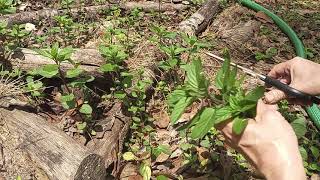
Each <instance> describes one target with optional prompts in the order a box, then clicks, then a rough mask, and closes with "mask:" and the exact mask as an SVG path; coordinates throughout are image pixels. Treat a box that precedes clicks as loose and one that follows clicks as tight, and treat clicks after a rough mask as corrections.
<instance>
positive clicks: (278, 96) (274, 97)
mask: <svg viewBox="0 0 320 180" xmlns="http://www.w3.org/2000/svg"><path fill="white" fill-rule="evenodd" d="M285 98H287V95H286V94H285V93H284V92H283V91H280V90H279V89H273V90H271V91H269V92H266V93H265V94H264V100H265V102H266V103H268V104H275V103H277V102H279V101H281V100H283V99H285Z"/></svg>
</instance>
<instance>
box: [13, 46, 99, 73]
mask: <svg viewBox="0 0 320 180" xmlns="http://www.w3.org/2000/svg"><path fill="white" fill-rule="evenodd" d="M71 60H73V61H74V62H76V63H79V64H80V68H82V69H83V70H85V71H87V72H88V73H89V74H97V73H99V72H98V68H99V67H100V66H101V65H102V64H103V63H105V59H104V58H103V57H102V56H101V55H100V52H99V51H98V50H96V49H77V50H76V51H75V52H74V53H73V54H72V56H71ZM10 62H11V65H12V66H13V67H19V68H21V70H24V71H30V70H33V69H34V68H39V67H41V66H43V65H46V64H55V62H54V61H53V60H51V59H49V58H47V57H44V56H41V55H39V54H38V53H37V52H35V51H33V50H30V49H21V51H19V52H15V54H14V55H13V56H12V60H10ZM61 66H62V69H63V70H67V69H70V68H72V67H73V65H72V64H70V63H68V62H64V63H62V64H61Z"/></svg>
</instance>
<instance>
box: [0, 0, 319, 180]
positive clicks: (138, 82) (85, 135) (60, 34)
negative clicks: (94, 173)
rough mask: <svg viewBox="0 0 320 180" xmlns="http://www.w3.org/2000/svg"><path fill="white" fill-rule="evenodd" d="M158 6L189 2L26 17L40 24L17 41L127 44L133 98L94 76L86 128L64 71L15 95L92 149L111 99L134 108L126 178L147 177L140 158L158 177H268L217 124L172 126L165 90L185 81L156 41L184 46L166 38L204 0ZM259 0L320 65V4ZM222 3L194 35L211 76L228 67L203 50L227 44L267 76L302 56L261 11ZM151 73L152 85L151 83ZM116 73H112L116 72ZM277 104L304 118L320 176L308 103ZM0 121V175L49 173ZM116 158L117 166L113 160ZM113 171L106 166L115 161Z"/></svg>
mask: <svg viewBox="0 0 320 180" xmlns="http://www.w3.org/2000/svg"><path fill="white" fill-rule="evenodd" d="M62 2H66V1H62ZM257 2H258V1H257ZM104 3H105V2H104V1H102V0H101V2H100V1H99V2H98V1H95V2H85V4H84V5H83V6H90V5H102V4H104ZM161 3H171V4H173V5H178V4H181V5H185V6H187V7H188V9H185V10H182V11H165V12H161V13H158V12H144V11H143V10H137V9H135V10H133V11H125V10H123V9H121V8H118V7H117V4H116V3H115V6H114V7H113V8H109V9H108V10H104V11H102V12H100V11H99V12H97V13H88V14H89V15H86V13H79V15H77V16H76V17H72V18H71V17H70V16H64V15H61V16H57V17H56V18H45V19H42V20H40V21H38V22H30V23H31V24H34V25H35V27H33V26H31V29H32V30H30V31H29V32H30V34H28V35H26V36H23V38H21V39H22V40H21V41H20V42H19V47H20V48H21V47H23V48H28V49H39V48H47V47H50V46H52V45H53V44H54V43H56V42H58V43H59V45H60V47H68V46H71V47H72V48H81V49H97V50H99V49H100V52H102V51H103V50H101V45H104V46H108V45H110V44H114V45H115V46H122V47H124V49H125V50H124V52H125V54H126V55H125V56H126V58H125V60H124V62H125V68H126V69H128V71H127V72H126V73H130V74H133V76H132V77H133V79H132V81H133V84H134V85H133V86H132V88H131V89H130V88H129V89H130V90H129V91H130V93H131V96H133V97H131V98H132V99H129V100H128V99H125V98H124V97H122V95H123V94H120V93H118V92H119V91H118V90H117V89H116V88H118V86H115V87H110V86H109V84H108V83H101V84H99V83H100V82H99V81H98V80H97V79H98V78H96V80H95V81H93V82H89V83H88V87H89V89H91V91H90V93H91V92H92V94H96V95H97V97H96V96H94V97H91V98H92V99H91V100H90V101H89V103H88V104H90V105H91V107H92V109H93V112H92V113H91V114H92V116H90V118H91V119H92V121H90V122H89V121H88V123H86V124H85V127H83V125H84V122H81V120H79V119H81V118H79V116H78V115H75V114H73V110H72V108H70V109H67V110H66V109H65V107H64V105H63V103H61V95H62V94H64V93H65V92H66V88H64V87H63V82H61V80H60V79H59V78H45V79H40V80H41V81H42V82H43V86H44V87H48V88H46V89H45V90H44V91H41V92H40V93H41V94H45V95H41V96H37V97H32V98H30V95H29V94H30V93H29V94H28V95H25V94H24V95H19V99H22V100H25V99H28V101H29V102H30V101H31V102H32V103H31V104H32V105H33V106H35V107H37V108H36V109H37V110H38V112H39V114H41V115H42V116H43V117H46V118H47V120H48V121H49V122H50V123H51V124H52V126H57V127H59V128H61V130H63V131H64V132H65V133H67V134H68V135H69V136H71V137H73V138H74V139H75V140H76V141H77V142H79V143H81V144H83V145H85V146H88V147H90V146H92V143H93V142H94V141H93V139H97V136H102V138H103V134H102V132H99V131H97V130H95V128H94V127H95V126H96V124H98V122H99V120H100V119H102V118H103V116H104V115H106V114H108V110H110V109H111V108H112V106H113V105H114V104H116V103H118V102H121V103H124V104H125V105H126V106H127V107H129V108H128V111H129V112H131V113H133V114H135V115H133V116H131V117H133V124H132V125H131V126H130V129H129V132H128V133H129V134H128V135H127V136H126V139H125V142H123V144H122V145H123V150H122V152H118V153H122V154H123V156H122V159H121V163H120V167H121V168H120V170H118V172H117V173H116V176H117V178H120V179H142V176H146V175H145V174H144V173H146V172H143V171H142V170H141V166H142V164H147V166H148V168H150V169H151V171H152V178H154V179H156V178H157V179H167V178H169V179H190V180H191V179H263V178H262V177H261V175H260V174H259V173H258V172H256V171H255V170H254V168H253V167H251V166H250V165H249V163H248V162H247V161H246V160H245V159H244V157H243V156H241V155H240V154H239V153H237V152H235V151H234V150H232V149H231V148H230V147H228V146H226V145H225V144H224V143H223V142H224V138H223V136H222V135H221V134H220V133H219V132H218V131H217V130H215V129H211V130H210V131H209V132H208V134H206V135H205V136H204V137H203V138H201V139H197V140H192V139H190V138H189V137H188V136H187V133H186V132H185V131H179V130H178V128H177V126H174V125H172V124H171V123H170V108H169V107H168V105H167V96H168V94H170V93H171V92H172V91H173V90H174V89H175V88H176V87H175V86H177V84H176V83H175V81H177V82H179V80H176V79H175V78H178V79H179V78H181V79H183V78H182V77H183V73H182V71H181V70H178V71H177V75H172V74H170V73H168V72H167V71H165V70H163V69H165V67H167V66H165V67H164V66H163V67H164V68H163V67H162V68H161V67H160V68H159V65H158V64H159V63H161V62H162V61H163V60H164V59H166V58H167V56H168V55H166V53H165V52H163V51H162V49H161V48H159V45H158V44H159V42H157V40H155V39H158V38H159V36H163V37H160V41H161V38H163V46H166V47H173V46H174V48H179V47H183V46H185V44H183V43H181V38H180V39H179V38H172V39H171V38H166V37H165V36H166V35H167V36H168V37H169V36H173V34H174V32H179V31H180V30H179V23H180V22H181V21H183V20H184V19H186V18H188V17H189V16H190V15H192V14H193V13H194V12H196V10H197V9H198V8H199V7H201V3H200V2H199V1H198V0H191V1H179V0H172V1H170V0H168V1H166V0H163V1H162V2H161ZM259 3H261V4H263V5H264V6H265V7H266V8H268V9H269V10H272V11H273V12H275V13H276V14H277V15H279V16H280V17H282V18H283V19H284V20H285V21H286V22H288V24H289V25H290V26H291V27H292V28H293V29H294V30H295V31H296V32H297V34H298V36H299V37H300V38H301V40H302V41H303V43H304V45H305V47H306V54H307V58H308V59H309V60H311V61H314V62H318V63H319V62H320V2H319V1H317V0H292V1H290V2H288V1H286V0H278V1H277V3H275V2H272V1H271V2H270V1H264V0H259ZM220 5H221V7H222V8H221V11H220V12H219V13H218V14H217V15H215V17H214V19H213V20H212V23H211V24H210V25H209V26H208V27H207V29H206V30H205V31H204V32H202V33H201V34H199V36H198V41H199V42H201V43H203V44H206V46H204V47H201V48H199V50H198V51H197V52H196V53H195V54H196V55H197V56H199V57H200V58H201V60H202V64H203V70H204V72H205V74H206V77H207V78H208V79H209V80H210V81H212V82H213V81H214V79H215V77H216V74H217V72H218V70H219V69H220V67H221V65H222V64H221V62H219V61H217V60H215V59H213V58H210V57H208V56H207V55H205V53H204V52H212V53H213V54H216V55H221V56H222V55H223V53H222V51H223V50H224V49H226V48H227V49H229V52H230V55H231V61H232V62H235V63H237V64H239V65H242V66H245V67H248V68H250V69H252V70H255V71H256V72H260V73H263V74H265V73H267V72H268V71H269V70H270V69H271V68H272V66H274V65H275V64H278V63H281V62H285V61H287V60H289V59H292V58H294V57H295V56H296V55H295V51H294V48H293V46H292V44H291V42H290V40H289V39H288V38H287V36H286V35H285V34H283V33H282V32H281V31H280V29H279V28H278V27H277V26H276V25H275V24H274V23H273V21H272V20H271V19H270V18H268V17H267V16H266V15H265V14H263V13H261V12H258V13H256V12H254V11H252V10H248V9H247V8H246V7H243V6H241V5H239V4H237V3H236V2H233V1H228V0H222V1H220ZM15 6H16V7H17V11H20V12H25V11H30V12H32V11H35V10H41V9H45V8H55V9H61V8H67V9H68V7H69V5H62V4H61V3H60V1H59V2H56V1H44V0H41V1H32V0H21V1H19V3H16V4H15ZM74 6H77V5H75V4H72V3H71V4H70V7H74ZM29 25H30V24H29ZM24 27H25V26H23V28H24ZM162 28H163V29H162ZM110 29H112V30H110ZM0 32H1V31H0ZM161 33H162V35H161ZM0 42H1V39H0ZM0 45H1V44H0ZM0 50H1V49H0ZM119 51H122V50H119ZM102 54H103V53H102ZM104 55H106V54H104ZM179 57H180V58H181V61H183V62H188V61H189V59H188V53H187V52H182V53H181V56H179ZM162 65H163V64H162ZM155 69H156V70H155ZM106 71H107V70H106ZM170 72H171V71H170ZM171 73H172V72H171ZM168 74H169V75H168ZM239 74H242V73H241V72H239ZM108 77H109V76H108ZM150 77H151V79H152V82H150V80H149V79H150ZM148 78H149V79H148ZM111 79H112V80H116V79H115V78H114V77H112V78H111ZM146 79H147V80H146ZM109 80H110V77H109ZM111 84H112V85H111V86H114V84H113V83H111ZM115 84H116V83H115ZM257 85H263V84H262V82H260V81H259V80H257V79H255V78H251V77H246V79H245V82H244V84H243V87H244V88H245V89H247V90H249V89H253V88H254V87H256V86H257ZM149 86H151V90H150V87H149ZM114 89H116V90H114ZM146 89H147V90H146ZM145 90H146V91H145ZM149 91H150V92H149ZM132 92H134V95H133V94H132ZM74 94H76V95H77V96H79V97H81V98H82V99H85V97H86V92H82V90H81V89H80V90H79V89H77V88H74ZM110 94H112V97H110V96H109V95H110ZM32 95H34V96H36V95H35V94H32ZM81 98H77V99H81ZM82 103H84V104H86V102H82ZM198 106H199V104H196V105H193V106H192V107H191V108H189V109H188V110H187V112H186V113H184V114H183V115H182V117H181V118H180V119H179V120H178V122H179V123H180V124H184V123H186V122H188V121H190V119H191V118H192V117H193V116H194V115H195V114H196V112H197V110H198V109H199V107H198ZM280 106H281V107H280V109H281V111H282V113H283V115H284V116H285V117H286V118H287V120H288V121H289V122H290V123H292V124H297V122H299V125H300V126H299V128H300V129H299V130H298V131H297V132H296V133H299V135H298V137H299V145H300V151H301V153H302V156H303V159H304V165H305V169H306V171H307V174H308V176H309V177H312V178H311V179H320V177H319V175H317V174H319V173H320V144H319V142H318V141H317V139H319V138H320V135H319V131H318V130H317V129H316V128H315V126H314V125H313V124H312V122H311V121H310V119H309V118H308V117H307V115H306V112H305V111H304V110H303V108H301V107H299V106H293V105H289V104H288V103H286V102H283V103H281V105H280ZM80 117H81V116H80ZM0 124H1V126H0V140H1V141H0V142H1V146H0V179H19V178H21V179H23V180H28V179H30V180H31V179H39V180H44V179H49V178H48V177H47V175H46V174H45V172H44V171H43V170H42V169H41V168H40V167H38V166H37V164H36V163H34V162H33V160H32V159H31V158H30V157H29V155H28V153H27V152H25V151H24V150H23V148H21V147H22V146H21V144H23V142H21V140H20V139H19V134H15V133H14V132H9V130H8V128H7V127H6V125H5V122H3V120H2V119H1V118H0ZM275 126H276V125H275ZM301 129H302V130H301ZM121 149H122V148H121ZM118 161H119V159H118ZM113 165H114V166H115V163H114V164H113ZM110 169H111V170H110ZM110 169H108V172H109V171H110V172H109V173H111V171H112V167H111V168H110ZM139 169H140V171H139Z"/></svg>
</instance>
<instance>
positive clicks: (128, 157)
mask: <svg viewBox="0 0 320 180" xmlns="http://www.w3.org/2000/svg"><path fill="white" fill-rule="evenodd" d="M122 157H123V159H124V160H125V161H133V160H135V159H136V156H135V155H134V154H133V153H132V152H125V153H123V155H122Z"/></svg>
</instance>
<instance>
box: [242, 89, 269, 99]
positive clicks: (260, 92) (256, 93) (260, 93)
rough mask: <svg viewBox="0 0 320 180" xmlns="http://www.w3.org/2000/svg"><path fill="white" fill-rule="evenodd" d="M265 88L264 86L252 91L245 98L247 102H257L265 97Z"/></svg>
mask: <svg viewBox="0 0 320 180" xmlns="http://www.w3.org/2000/svg"><path fill="white" fill-rule="evenodd" d="M264 92H265V88H264V87H263V86H259V87H256V88H255V89H254V90H252V91H250V92H249V93H248V94H247V95H246V96H245V98H244V100H246V101H251V102H257V101H258V100H259V99H260V98H262V97H263V95H264Z"/></svg>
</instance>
